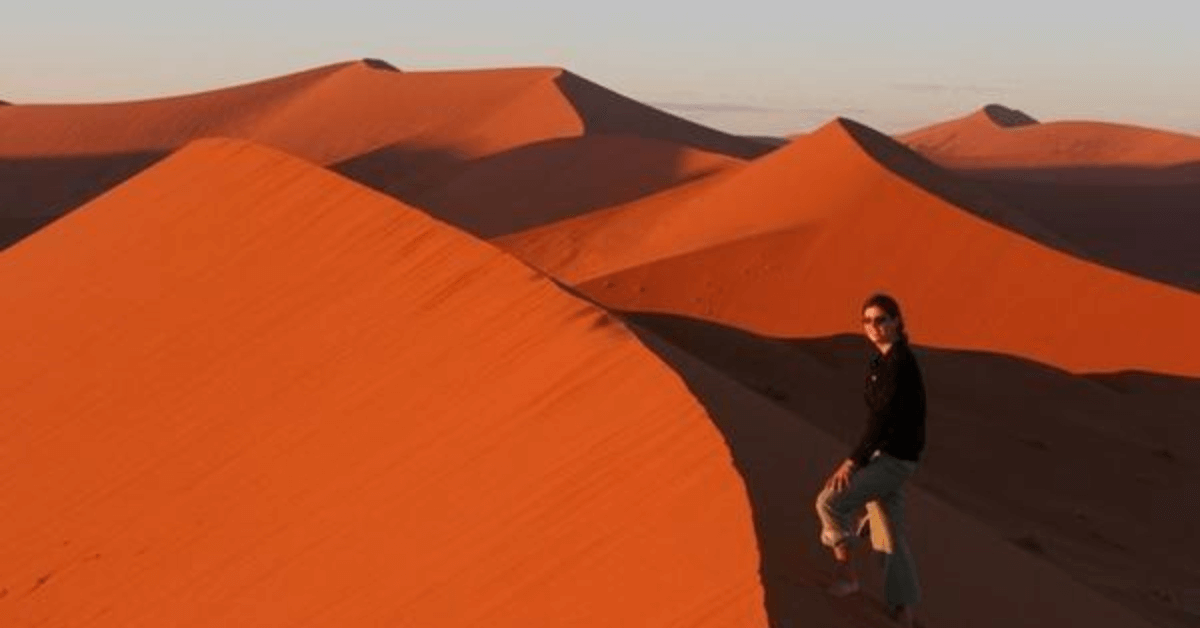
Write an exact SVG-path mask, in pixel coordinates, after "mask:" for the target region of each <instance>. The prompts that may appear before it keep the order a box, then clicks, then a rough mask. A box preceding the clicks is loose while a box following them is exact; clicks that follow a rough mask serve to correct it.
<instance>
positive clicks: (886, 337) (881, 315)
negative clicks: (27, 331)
mask: <svg viewBox="0 0 1200 628" xmlns="http://www.w3.org/2000/svg"><path fill="white" fill-rule="evenodd" d="M862 322H863V331H864V332H866V334H867V339H868V340H870V341H871V342H873V343H875V344H891V343H893V342H896V339H897V338H898V337H899V333H898V331H897V330H898V329H899V328H900V321H899V320H897V319H895V318H894V317H891V316H888V313H887V312H885V311H883V308H881V307H878V306H875V305H872V306H871V307H869V308H867V309H865V310H863V319H862Z"/></svg>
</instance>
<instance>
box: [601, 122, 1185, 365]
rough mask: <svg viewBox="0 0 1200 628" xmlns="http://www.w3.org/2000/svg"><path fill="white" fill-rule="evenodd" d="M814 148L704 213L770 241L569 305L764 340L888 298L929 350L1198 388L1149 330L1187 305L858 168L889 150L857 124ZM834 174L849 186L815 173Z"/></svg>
mask: <svg viewBox="0 0 1200 628" xmlns="http://www.w3.org/2000/svg"><path fill="white" fill-rule="evenodd" d="M820 135H824V136H826V138H827V139H828V140H829V147H828V148H827V149H826V150H825V151H824V152H823V153H822V154H821V155H820V158H819V159H818V158H808V159H805V157H804V155H803V154H802V153H796V154H794V155H793V157H794V163H793V164H791V165H792V166H793V167H785V164H781V163H776V164H773V167H774V168H778V171H779V172H780V173H782V174H781V177H780V178H781V179H784V176H782V175H786V179H784V180H783V181H780V182H778V183H777V184H774V185H772V183H773V180H772V179H771V177H769V176H767V175H768V174H769V173H765V174H764V175H762V176H763V179H764V181H761V182H759V185H757V186H755V187H754V189H755V190H759V191H760V192H761V193H760V195H758V196H753V197H743V198H731V199H730V201H729V202H726V203H719V204H716V206H715V207H716V209H715V210H714V211H715V212H718V213H719V212H720V211H724V212H727V213H730V214H737V216H736V217H733V218H728V219H725V218H722V220H726V222H725V224H734V225H747V224H748V225H755V224H772V225H779V227H778V228H776V229H774V230H771V231H767V232H765V233H761V234H757V235H755V234H753V233H752V232H751V233H749V234H748V235H747V237H743V238H742V239H740V240H735V241H730V242H726V243H719V244H717V245H715V246H711V247H708V248H702V249H699V250H695V251H692V252H687V253H683V254H681V255H678V256H676V257H671V258H667V259H662V260H659V261H656V262H652V263H649V264H645V265H642V266H638V267H636V268H632V269H629V270H624V271H620V272H617V273H614V274H612V275H608V276H605V277H600V278H595V279H591V280H589V281H587V282H585V283H583V284H581V286H580V288H581V290H583V291H584V292H585V293H586V294H589V295H591V296H592V297H594V298H596V299H597V300H599V301H600V302H602V303H605V304H607V305H609V306H611V307H615V308H618V309H626V310H634V311H650V312H664V313H677V314H684V315H694V316H698V317H701V318H704V319H707V320H712V321H717V322H724V323H727V324H731V325H734V326H736V327H739V328H743V329H747V330H751V331H756V332H760V333H765V334H769V335H777V336H820V335H832V334H837V333H845V332H850V333H857V332H858V327H859V325H858V321H857V317H856V314H857V308H858V305H859V303H860V302H861V300H862V299H863V298H864V297H865V295H867V294H869V293H871V292H873V291H876V290H887V291H889V292H892V293H895V294H896V295H897V296H898V297H899V298H900V299H901V301H902V302H903V303H905V304H906V305H907V308H908V310H909V314H910V317H911V321H912V323H913V325H914V328H915V329H916V331H917V333H918V334H919V335H920V337H921V338H923V339H924V341H925V342H927V343H928V344H930V345H933V346H940V347H953V348H962V349H976V350H981V351H989V352H995V353H1004V354H1010V355H1015V356H1020V357H1024V358H1028V359H1032V360H1036V361H1040V362H1043V363H1047V364H1050V365H1054V366H1057V367H1059V368H1063V369H1066V370H1070V371H1073V372H1086V371H1117V370H1130V369H1133V370H1146V371H1153V372H1160V373H1171V374H1179V375H1188V376H1196V375H1200V344H1197V343H1200V339H1192V338H1184V339H1181V338H1180V337H1179V334H1178V332H1177V331H1176V330H1175V328H1173V327H1171V326H1168V325H1160V324H1157V323H1155V322H1154V321H1156V320H1158V319H1159V318H1160V317H1162V316H1163V313H1165V312H1170V313H1172V315H1173V316H1183V317H1184V318H1188V317H1192V316H1200V297H1198V296H1197V295H1194V294H1190V293H1188V292H1185V291H1182V290H1177V289H1174V288H1171V287H1168V286H1164V285H1161V284H1157V283H1154V282H1150V281H1146V280H1142V279H1139V278H1137V277H1134V276H1131V275H1127V274H1125V273H1121V272H1117V271H1114V270H1110V269H1108V268H1105V267H1102V266H1099V265H1096V264H1092V263H1088V262H1085V261H1082V260H1079V259H1077V258H1075V257H1072V256H1070V255H1067V254H1064V253H1062V252H1059V251H1056V250H1053V249H1050V248H1048V247H1046V246H1044V245H1041V244H1039V243H1037V242H1034V241H1032V240H1029V239H1027V238H1025V237H1023V236H1021V235H1018V234H1015V233H1013V232H1012V231H1009V230H1007V229H1003V228H1000V227H998V226H996V225H994V224H991V223H990V222H988V221H985V220H983V219H981V218H979V217H977V216H975V215H973V214H971V213H970V212H967V211H965V210H963V209H961V208H959V207H957V206H955V205H953V204H951V203H949V202H947V201H946V200H945V199H943V198H941V197H939V196H937V195H935V194H932V193H930V192H928V191H926V190H925V189H922V188H920V187H917V186H916V185H914V184H913V183H911V182H910V181H908V180H907V179H905V178H903V177H900V176H898V175H896V174H895V173H893V172H892V171H890V170H888V169H886V168H884V167H883V166H882V165H881V164H880V163H879V162H878V161H877V160H876V159H875V158H874V157H872V156H871V154H868V151H867V150H865V149H864V146H863V144H862V143H860V142H867V143H870V142H873V141H887V138H885V137H883V136H882V135H879V134H877V133H873V132H872V133H864V127H862V126H861V125H857V124H853V123H848V122H846V121H838V122H836V123H834V125H833V126H832V127H831V128H830V129H827V130H826V131H825V132H824V133H822V134H820ZM835 146H836V147H835ZM871 152H877V150H876V149H871ZM781 153H782V151H781ZM843 163H844V164H851V165H849V166H847V167H846V170H845V171H846V172H850V173H853V174H852V176H845V177H841V176H839V174H838V173H839V172H840V171H839V170H837V169H835V167H831V166H830V165H828V164H843ZM754 165H757V164H753V165H751V166H750V167H748V168H747V169H746V170H745V171H743V172H742V173H740V174H738V175H737V176H739V177H747V176H749V172H750V171H751V170H752V169H753V166H754ZM865 173H871V174H870V176H866V174H865ZM720 191H721V190H720V188H715V189H714V193H719V192H720ZM743 215H744V216H746V217H743ZM696 222H697V223H700V222H702V221H701V220H700V219H698V218H697V220H696ZM789 222H791V223H792V224H790V225H789V224H788V223H789ZM691 228H692V227H690V226H689V227H687V228H685V229H684V230H683V232H684V233H687V229H691ZM680 239H681V240H682V241H684V242H685V243H689V242H690V240H689V238H688V237H687V236H681V237H680ZM680 249H681V250H687V247H686V246H681V247H680ZM1101 338H1103V341H1100V340H1099V339H1101ZM1181 342H1182V343H1183V344H1182V345H1181V344H1180V343H1181Z"/></svg>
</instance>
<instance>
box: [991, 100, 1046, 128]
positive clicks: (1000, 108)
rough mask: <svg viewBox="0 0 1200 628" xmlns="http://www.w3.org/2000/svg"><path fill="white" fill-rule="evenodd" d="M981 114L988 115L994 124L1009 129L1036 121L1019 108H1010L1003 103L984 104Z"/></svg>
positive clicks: (1035, 122)
mask: <svg viewBox="0 0 1200 628" xmlns="http://www.w3.org/2000/svg"><path fill="white" fill-rule="evenodd" d="M982 111H983V114H984V115H985V116H987V117H988V119H989V120H991V121H992V122H993V123H994V124H995V125H996V126H998V127H1002V128H1006V129H1011V128H1014V127H1019V126H1029V125H1031V124H1037V123H1038V121H1037V120H1036V119H1034V117H1033V116H1031V115H1029V114H1027V113H1025V112H1024V111H1021V110H1020V109H1010V108H1008V107H1005V106H1004V105H997V104H994V103H993V104H990V105H984V107H983V110H982Z"/></svg>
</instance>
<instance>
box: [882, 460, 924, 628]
mask: <svg viewBox="0 0 1200 628" xmlns="http://www.w3.org/2000/svg"><path fill="white" fill-rule="evenodd" d="M890 463H891V464H894V465H896V466H903V467H905V474H904V475H905V477H907V476H908V475H911V474H912V471H913V470H915V468H916V465H915V464H914V463H906V462H904V461H901V460H894V459H893V460H892V461H890ZM879 505H880V507H881V508H882V509H883V513H884V515H885V518H886V519H887V521H888V527H889V530H888V531H889V533H890V534H891V538H892V551H891V553H890V554H886V555H885V557H884V580H883V583H884V584H883V594H884V598H885V599H886V601H887V604H888V607H889V608H894V609H897V614H898V616H897V619H899V620H900V622H901V625H912V607H913V605H914V604H916V603H917V602H918V601H920V599H921V585H920V582H919V581H918V579H917V567H916V562H915V561H914V560H913V556H912V552H911V551H910V550H909V547H908V528H907V525H908V524H907V520H906V519H905V503H904V486H903V484H901V485H900V486H898V487H896V490H894V491H892V492H891V493H888V494H886V495H882V496H880V499H879Z"/></svg>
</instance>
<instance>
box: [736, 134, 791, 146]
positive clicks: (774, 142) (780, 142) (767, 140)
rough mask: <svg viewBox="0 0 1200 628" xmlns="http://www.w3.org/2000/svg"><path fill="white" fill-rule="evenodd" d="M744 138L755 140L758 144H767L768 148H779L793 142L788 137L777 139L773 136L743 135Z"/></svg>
mask: <svg viewBox="0 0 1200 628" xmlns="http://www.w3.org/2000/svg"><path fill="white" fill-rule="evenodd" d="M742 137H744V138H746V139H748V140H754V141H755V142H758V143H759V144H766V145H767V146H770V147H772V148H779V147H780V146H786V145H787V144H788V143H789V142H791V141H792V140H789V139H788V138H786V137H775V136H773V135H743V136H742Z"/></svg>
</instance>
